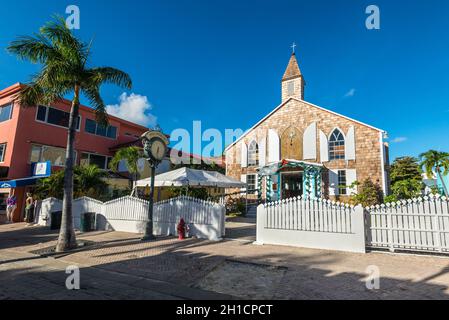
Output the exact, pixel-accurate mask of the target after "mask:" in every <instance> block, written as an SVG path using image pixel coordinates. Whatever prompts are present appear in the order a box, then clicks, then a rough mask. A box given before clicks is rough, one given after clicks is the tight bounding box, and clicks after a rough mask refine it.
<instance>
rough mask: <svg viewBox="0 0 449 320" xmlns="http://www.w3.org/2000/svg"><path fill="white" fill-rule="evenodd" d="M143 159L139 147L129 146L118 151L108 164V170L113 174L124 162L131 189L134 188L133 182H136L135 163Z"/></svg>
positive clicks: (136, 171)
mask: <svg viewBox="0 0 449 320" xmlns="http://www.w3.org/2000/svg"><path fill="white" fill-rule="evenodd" d="M142 157H143V152H142V149H141V148H139V147H135V146H131V147H126V148H121V149H119V150H118V151H117V152H116V153H115V155H114V157H113V158H112V159H111V161H110V162H109V169H111V170H112V171H114V172H117V171H118V167H119V164H120V162H121V161H124V162H125V165H126V167H127V169H128V172H129V174H130V185H131V189H132V188H133V187H134V182H135V181H136V180H137V174H138V169H137V162H138V161H139V159H140V158H142Z"/></svg>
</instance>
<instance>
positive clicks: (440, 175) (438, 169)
mask: <svg viewBox="0 0 449 320" xmlns="http://www.w3.org/2000/svg"><path fill="white" fill-rule="evenodd" d="M437 172H438V176H439V177H440V180H441V184H442V185H443V190H444V194H445V195H446V197H448V196H449V193H447V187H446V184H445V183H444V180H443V175H442V174H441V170H440V168H439V167H437Z"/></svg>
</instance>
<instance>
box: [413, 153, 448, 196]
mask: <svg viewBox="0 0 449 320" xmlns="http://www.w3.org/2000/svg"><path fill="white" fill-rule="evenodd" d="M419 157H420V158H421V167H424V171H425V172H426V174H427V176H428V177H432V176H433V169H435V171H436V172H437V174H438V177H439V178H440V180H441V184H442V185H443V190H444V193H445V194H446V196H449V193H448V192H447V187H446V184H445V182H444V179H443V175H445V174H446V173H448V172H449V153H448V152H440V151H435V150H429V151H427V152H424V153H421V154H420V155H419Z"/></svg>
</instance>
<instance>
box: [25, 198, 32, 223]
mask: <svg viewBox="0 0 449 320" xmlns="http://www.w3.org/2000/svg"><path fill="white" fill-rule="evenodd" d="M25 221H26V222H27V223H28V225H32V224H33V222H34V198H33V195H32V194H31V193H30V192H27V198H26V200H25Z"/></svg>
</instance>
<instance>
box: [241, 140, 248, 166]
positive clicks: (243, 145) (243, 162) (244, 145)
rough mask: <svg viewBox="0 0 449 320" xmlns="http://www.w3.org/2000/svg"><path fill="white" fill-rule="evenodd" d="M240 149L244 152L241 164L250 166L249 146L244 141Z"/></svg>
mask: <svg viewBox="0 0 449 320" xmlns="http://www.w3.org/2000/svg"><path fill="white" fill-rule="evenodd" d="M240 151H241V152H242V156H241V158H240V159H241V163H240V165H241V167H242V168H246V167H247V166H248V147H247V146H246V143H245V142H243V141H242V142H241V143H240Z"/></svg>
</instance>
